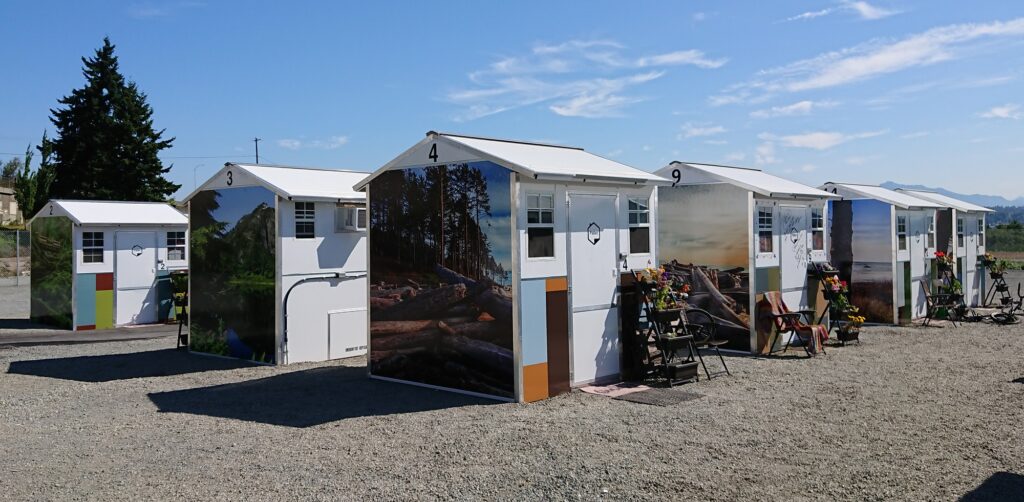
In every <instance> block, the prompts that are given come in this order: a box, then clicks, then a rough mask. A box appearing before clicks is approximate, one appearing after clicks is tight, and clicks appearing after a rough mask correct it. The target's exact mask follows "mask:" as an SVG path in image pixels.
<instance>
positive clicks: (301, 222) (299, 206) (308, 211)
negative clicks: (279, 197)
mask: <svg viewBox="0 0 1024 502" xmlns="http://www.w3.org/2000/svg"><path fill="white" fill-rule="evenodd" d="M315 219H316V209H315V204H314V203H312V202H296V203H295V238H296V239H312V238H313V237H314V235H315V233H314V228H315V227H314V225H313V222H314V221H315Z"/></svg>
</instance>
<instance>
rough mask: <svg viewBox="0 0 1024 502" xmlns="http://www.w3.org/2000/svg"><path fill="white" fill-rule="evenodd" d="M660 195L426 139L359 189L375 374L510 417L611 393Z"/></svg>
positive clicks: (593, 166) (477, 144) (650, 258)
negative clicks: (576, 391)
mask: <svg viewBox="0 0 1024 502" xmlns="http://www.w3.org/2000/svg"><path fill="white" fill-rule="evenodd" d="M663 183H667V181H666V180H665V179H663V178H660V177H658V176H655V175H653V174H651V173H648V172H644V171H641V170H639V169H634V168H632V167H629V166H626V165H623V164H620V163H618V162H615V161H612V160H609V159H605V158H602V157H599V156H597V155H594V154H591V153H588V152H586V151H584V150H583V149H581V148H574V147H569V146H558V145H546V144H539V143H531V142H523V141H511V140H501V139H492V138H481V137H473V136H463V135H456V134H442V133H436V132H433V131H431V132H429V133H427V136H426V138H424V139H423V140H421V141H419V142H418V143H416V144H415V145H413V146H412V147H411V148H409V149H408V150H406V151H405V152H404V153H402V154H401V155H399V156H398V157H396V158H395V159H394V160H392V161H391V162H389V163H387V164H386V165H384V166H383V167H382V168H380V169H379V170H377V171H376V172H374V174H373V175H372V176H370V177H369V178H367V179H366V180H364V181H362V182H361V183H360V184H359V185H358V186H357V188H359V189H365V190H366V191H367V196H368V202H369V227H370V281H371V286H370V295H371V298H370V357H369V366H370V374H371V375H372V376H373V377H375V378H383V379H391V380H397V381H402V382H407V383H413V384H417V385H424V386H430V387H438V388H445V389H449V390H456V391H459V392H465V393H471V394H477V395H482V396H487V397H492V398H497V399H505V400H515V401H536V400H540V399H545V398H548V397H551V396H555V395H558V394H562V393H565V392H569V390H570V389H571V388H572V387H574V386H580V385H587V384H590V383H593V382H606V381H616V380H618V379H619V376H620V371H621V369H620V358H621V355H622V354H621V352H622V351H621V346H622V344H621V340H620V337H621V333H620V312H619V310H620V303H619V291H618V288H619V285H620V281H621V280H622V279H623V277H624V276H627V277H631V274H632V271H633V270H638V269H644V268H646V267H650V266H653V265H654V264H656V263H657V260H656V255H657V223H656V221H655V218H654V214H655V211H656V208H657V194H656V192H655V187H656V185H658V184H663ZM630 335H631V336H632V334H630Z"/></svg>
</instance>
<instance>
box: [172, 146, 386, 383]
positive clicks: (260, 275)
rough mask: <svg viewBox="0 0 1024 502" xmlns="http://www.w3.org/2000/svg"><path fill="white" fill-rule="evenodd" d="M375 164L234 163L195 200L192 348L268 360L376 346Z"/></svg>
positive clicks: (317, 357) (320, 357) (323, 356)
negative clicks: (371, 169) (369, 333)
mask: <svg viewBox="0 0 1024 502" xmlns="http://www.w3.org/2000/svg"><path fill="white" fill-rule="evenodd" d="M366 174H367V173H364V172H356V171H342V170H333V169H310V168H299V167H284V166H270V165H256V164H234V163H227V164H225V165H224V167H223V168H221V169H220V170H219V171H218V172H217V173H216V174H214V175H213V177H211V178H210V179H209V180H207V181H206V182H204V183H203V184H202V185H201V186H199V187H198V188H197V189H196V190H195V191H193V192H192V193H191V194H190V195H189V196H188V197H187V198H186V199H185V201H186V202H187V203H188V208H189V215H190V216H189V221H190V224H191V232H192V235H194V236H195V237H194V238H193V239H192V240H191V242H190V249H191V257H192V267H193V268H192V273H191V274H190V276H189V279H190V280H189V297H190V300H189V302H190V312H189V350H190V351H193V352H200V353H208V354H214V355H221V356H229V357H236V358H241V359H248V360H252V361H257V362H263V363H277V364H287V363H295V362H302V361H324V360H328V359H337V358H343V357H351V356H357V355H362V354H365V352H366V260H367V257H366V205H365V199H366V197H365V195H364V194H362V193H360V192H356V191H355V190H353V188H352V186H353V185H354V184H356V183H357V182H358V181H359V180H361V179H363V178H364V177H365V176H366Z"/></svg>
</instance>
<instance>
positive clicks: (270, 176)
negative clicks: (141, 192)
mask: <svg viewBox="0 0 1024 502" xmlns="http://www.w3.org/2000/svg"><path fill="white" fill-rule="evenodd" d="M228 169H234V170H241V171H245V172H246V173H248V174H249V175H251V176H252V177H253V178H255V179H256V180H257V181H258V182H259V183H260V184H262V185H263V186H265V187H266V188H267V189H268V190H270V191H272V192H274V193H276V194H277V195H279V196H281V197H284V198H286V199H306V200H327V201H332V202H362V201H365V200H366V194H364V193H363V192H359V191H357V190H355V189H354V188H353V186H354V185H355V184H356V183H358V182H359V181H360V180H362V179H363V178H365V177H366V176H367V175H368V174H369V173H366V172H362V171H347V170H341V169H318V168H311V167H293V166H275V165H269V164H236V163H233V162H228V163H226V164H224V167H223V168H221V169H220V171H218V172H217V174H215V175H214V176H213V177H211V178H210V179H211V180H213V179H215V178H217V177H218V176H220V173H221V172H223V171H225V170H228ZM208 183H209V181H207V182H206V183H204V184H202V185H200V186H199V187H198V188H196V189H195V190H193V191H192V193H190V194H188V196H187V197H185V199H184V201H183V202H187V201H189V200H190V199H192V197H194V196H195V195H196V193H198V192H199V191H201V190H205V189H206V185H207V184H208Z"/></svg>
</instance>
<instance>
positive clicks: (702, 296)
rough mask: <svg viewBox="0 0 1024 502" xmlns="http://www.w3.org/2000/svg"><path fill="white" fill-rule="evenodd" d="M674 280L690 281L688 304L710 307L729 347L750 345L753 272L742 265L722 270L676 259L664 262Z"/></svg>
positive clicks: (741, 348) (684, 282)
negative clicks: (751, 280) (751, 282)
mask: <svg viewBox="0 0 1024 502" xmlns="http://www.w3.org/2000/svg"><path fill="white" fill-rule="evenodd" d="M662 268H664V269H665V273H667V274H669V277H670V282H672V283H680V284H689V285H690V293H689V298H688V299H687V301H686V302H687V304H688V305H689V306H690V307H694V308H699V309H704V310H706V311H708V312H709V313H710V314H711V315H712V316H713V317H714V318H715V322H716V323H717V324H718V328H717V329H718V334H719V336H720V337H722V338H725V339H728V340H729V345H728V348H731V349H737V350H749V349H750V313H749V312H748V308H749V307H748V306H749V305H750V273H749V272H747V271H746V269H744V268H742V267H736V268H730V269H726V270H719V269H714V268H710V267H705V266H701V265H694V264H692V263H691V264H685V265H684V264H681V263H679V262H678V261H675V260H673V261H672V262H671V263H666V264H664V265H662Z"/></svg>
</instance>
